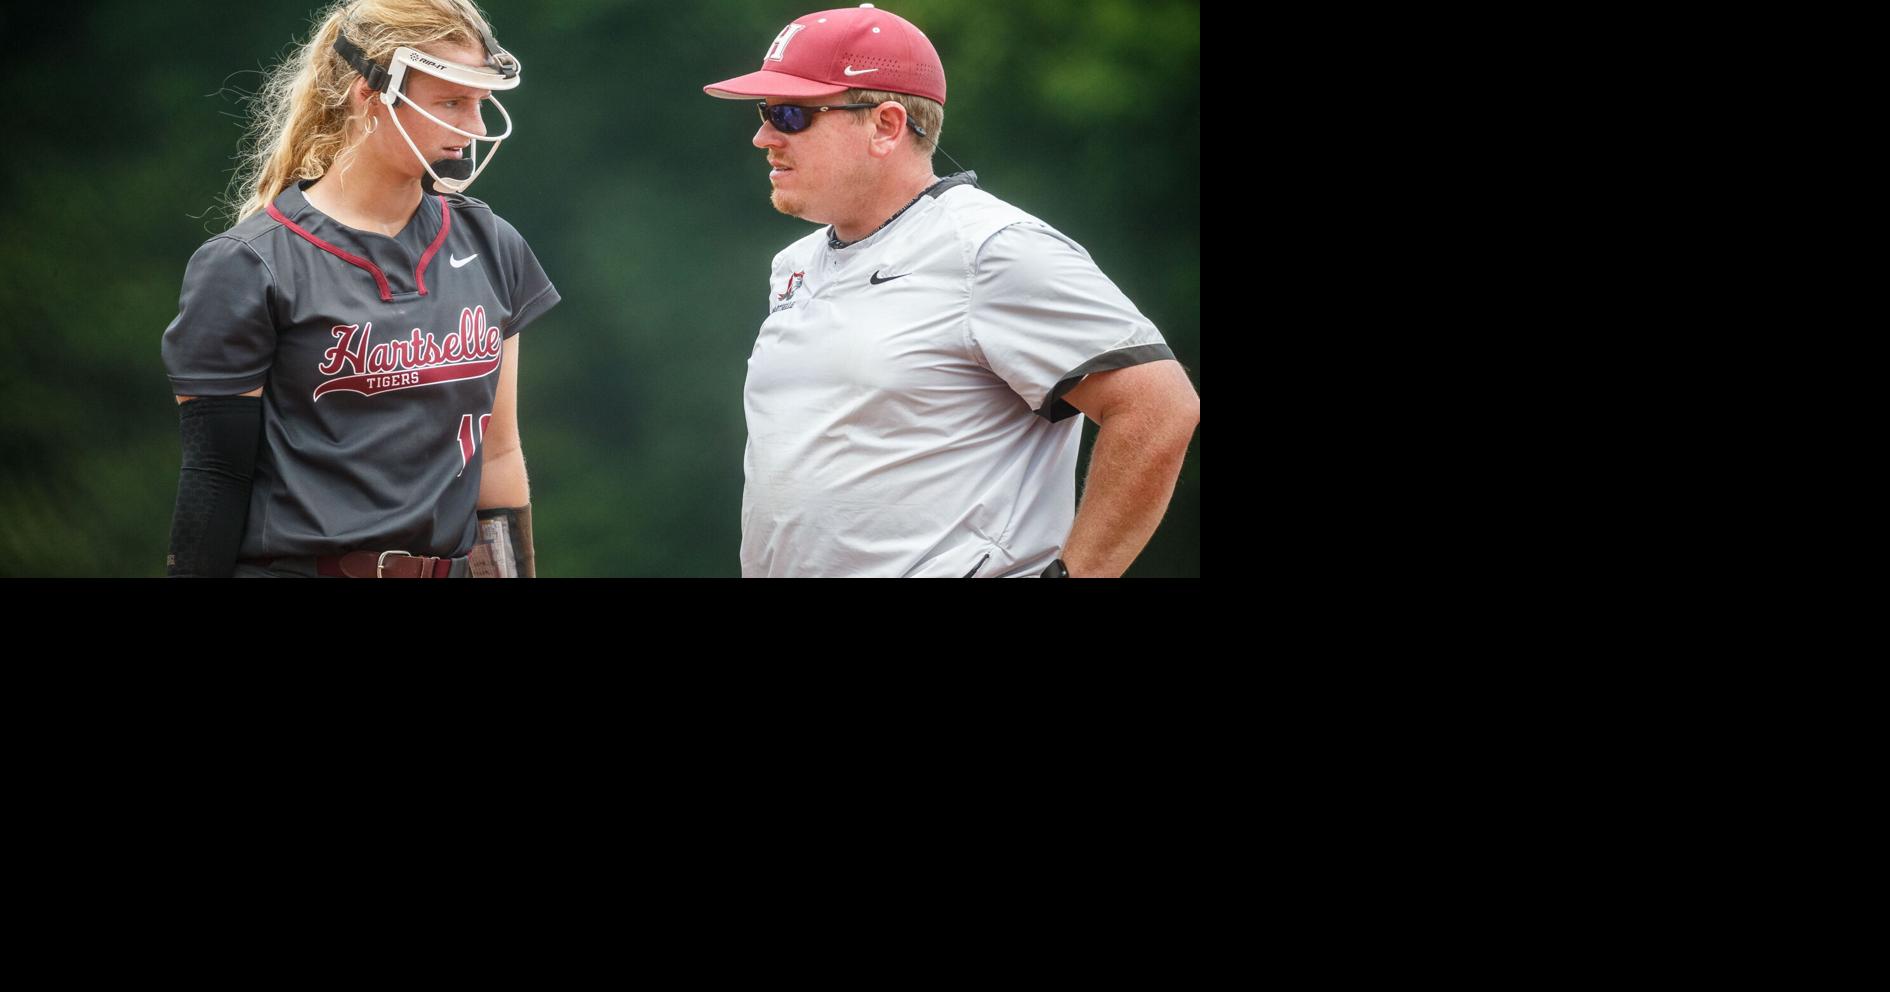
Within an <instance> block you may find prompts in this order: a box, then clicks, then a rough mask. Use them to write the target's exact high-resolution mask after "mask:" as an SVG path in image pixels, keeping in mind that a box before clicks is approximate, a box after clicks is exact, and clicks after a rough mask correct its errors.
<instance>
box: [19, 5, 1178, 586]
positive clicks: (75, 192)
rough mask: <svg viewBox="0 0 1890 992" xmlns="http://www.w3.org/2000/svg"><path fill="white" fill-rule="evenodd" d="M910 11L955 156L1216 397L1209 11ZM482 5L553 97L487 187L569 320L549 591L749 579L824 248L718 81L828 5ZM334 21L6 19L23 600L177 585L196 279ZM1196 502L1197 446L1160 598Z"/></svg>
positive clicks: (554, 374) (546, 436)
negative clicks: (776, 412) (651, 578)
mask: <svg viewBox="0 0 1890 992" xmlns="http://www.w3.org/2000/svg"><path fill="white" fill-rule="evenodd" d="M883 6H885V7H886V8H887V9H890V10H892V11H893V12H895V13H898V14H900V15H901V16H903V17H906V18H907V19H909V20H911V21H913V22H914V23H916V24H918V25H919V26H920V27H921V28H922V29H924V30H925V32H926V33H927V35H928V36H929V37H930V38H931V39H932V41H933V43H934V44H935V45H936V46H937V48H938V50H939V53H940V55H941V57H942V58H943V59H944V61H945V69H946V75H947V80H948V85H949V94H948V102H947V111H946V119H945V127H944V131H943V135H942V138H943V141H942V147H943V149H944V151H945V152H948V153H949V154H950V155H951V156H952V157H953V158H955V159H956V160H957V161H958V162H960V163H962V164H963V165H964V166H965V167H967V168H970V169H974V170H976V171H977V173H978V175H979V177H980V181H981V185H983V186H984V188H985V189H987V190H989V191H990V192H992V193H993V194H995V195H997V196H999V197H1001V198H1003V199H1005V200H1008V201H1010V202H1012V203H1014V204H1016V205H1017V206H1019V207H1022V208H1023V209H1025V210H1027V211H1030V212H1031V213H1034V214H1036V215H1038V216H1039V217H1042V218H1043V219H1044V220H1046V221H1048V222H1049V223H1051V224H1052V225H1055V226H1056V227H1057V228H1059V229H1060V230H1062V231H1064V232H1065V233H1067V234H1069V235H1070V236H1071V237H1073V238H1075V239H1076V240H1077V241H1079V242H1081V243H1082V244H1083V245H1084V246H1085V247H1086V248H1088V249H1089V251H1090V252H1091V254H1092V255H1093V256H1094V257H1095V258H1096V260H1097V262H1098V263H1099V264H1100V265H1101V266H1102V268H1103V271H1104V272H1106V273H1108V274H1109V276H1110V277H1111V278H1112V279H1114V280H1115V281H1116V283H1117V284H1118V285H1120V286H1121V287H1122V289H1123V291H1124V292H1126V293H1127V294H1128V295H1129V297H1130V298H1131V299H1133V300H1134V301H1135V302H1136V303H1137V305H1138V306H1139V307H1141V309H1142V310H1143V312H1144V313H1146V314H1148V316H1149V317H1150V318H1151V319H1153V320H1154V321H1155V323H1156V324H1157V326H1159V327H1160V328H1161V329H1162V332H1163V333H1164V334H1165V335H1166V336H1167V338H1168V340H1169V342H1170V344H1171V345H1172V346H1173V348H1174V350H1175V353H1176V355H1177V356H1178V357H1179V358H1180V359H1181V361H1182V363H1183V364H1184V365H1186V366H1187V367H1188V368H1189V370H1190V371H1191V373H1192V374H1193V376H1194V379H1195V383H1196V385H1197V387H1198V386H1199V385H1200V353H1201V350H1200V317H1201V306H1200V282H1201V279H1200V215H1201V210H1200V187H1199V184H1200V148H1201V136H1200V135H1201V114H1200V39H1201V27H1200V9H1199V5H1198V4H1197V3H1192V2H1160V0H1154V2H1133V0H1082V2H1077V0H1012V2H1005V3H986V2H965V0H951V2H948V0H896V2H894V3H889V4H885V5H883ZM484 7H485V9H486V11H487V12H488V13H489V14H490V16H491V18H492V21H493V23H494V26H495V27H496V29H497V33H498V37H499V38H500V39H501V40H502V41H504V43H505V44H506V46H507V47H508V48H510V49H511V50H512V51H514V52H515V53H517V54H518V55H519V56H520V58H521V59H522V60H523V62H524V65H525V69H526V84H525V85H524V86H523V87H522V88H521V89H520V90H519V91H518V92H517V93H515V94H511V95H509V96H508V97H506V106H507V108H508V109H510V110H511V112H512V115H513V118H514V119H515V121H516V125H517V132H516V135H515V137H514V139H513V140H511V141H508V142H507V143H506V144H505V147H504V151H503V155H502V156H501V160H500V161H498V162H495V163H494V165H493V167H492V169H491V170H490V171H488V172H486V173H485V174H484V175H483V176H482V177H481V178H480V181H479V185H478V186H477V187H476V188H475V189H474V190H473V193H474V194H475V195H476V196H478V197H480V198H481V199H484V200H486V201H487V202H489V203H491V204H492V205H493V207H494V208H495V209H496V210H498V211H499V212H500V213H501V214H502V215H504V216H505V217H506V218H507V219H509V220H511V221H512V222H513V224H515V225H516V226H517V227H518V229H519V230H520V231H522V232H524V234H525V236H526V237H527V239H529V240H530V241H531V243H532V245H533V248H534V249H535V250H536V251H537V253H538V256H539V258H540V260H541V261H542V262H543V263H544V266H545V269H546V271H547V272H548V273H550V275H551V277H552V279H553V281H554V282H556V283H557V285H558V287H559V289H560V291H561V292H562V293H563V296H564V303H563V304H562V305H560V306H559V307H558V308H556V309H555V310H553V311H552V312H551V313H550V314H549V315H548V316H547V317H545V318H544V319H542V320H540V321H539V322H538V323H537V324H536V325H534V326H533V327H532V328H531V330H530V331H529V332H528V333H527V334H526V335H525V343H524V345H523V346H522V348H521V350H522V355H521V362H520V400H519V402H520V424H521V433H522V435H523V437H524V441H525V453H526V457H527V460H528V463H529V466H530V473H531V480H532V487H533V500H534V506H535V513H534V523H535V526H536V530H537V543H538V546H539V549H540V555H539V561H540V569H541V572H542V574H546V575H553V576H560V575H562V576H579V575H632V576H636V575H669V576H727V575H735V574H737V573H738V565H737V560H736V550H737V547H738V545H739V540H740V535H739V526H738V520H739V513H740V505H741V488H742V469H741V461H742V446H743V441H744V437H745V429H744V426H743V421H742V404H741V390H742V380H743V376H744V374H745V371H746V361H747V357H748V353H749V350H750V348H751V346H752V345H753V343H754V338H755V333H756V329H757V327H758V325H759V323H760V318H761V316H762V315H761V314H760V313H758V312H757V309H756V307H755V305H754V297H755V292H756V286H757V284H759V283H762V282H765V280H766V279H767V275H768V265H769V260H770V259H771V258H772V257H773V255H774V253H775V252H776V251H777V250H779V249H780V248H781V247H783V246H784V245H786V244H787V243H788V242H790V241H792V240H794V239H795V238H798V237H800V236H801V235H803V234H805V233H806V232H807V231H808V230H809V229H810V226H809V225H808V224H807V223H806V222H804V221H800V220H796V219H794V218H790V217H784V216H781V215H779V214H776V213H775V212H774V210H773V209H772V207H770V205H769V203H768V181H767V170H766V167H765V166H764V165H763V161H762V153H761V152H760V151H759V150H757V149H755V148H753V147H752V146H750V145H749V143H748V142H749V138H750V136H751V135H752V134H753V132H754V130H755V127H756V122H755V115H754V112H753V110H751V109H750V108H749V106H748V105H747V104H745V103H739V102H729V101H721V100H715V99H711V98H710V97H708V96H706V95H705V94H703V92H702V89H701V87H702V86H703V85H704V84H705V83H709V82H712V81H715V80H717V79H722V78H726V77H728V76H733V75H738V74H740V73H743V72H748V71H750V70H752V69H754V68H756V67H757V66H758V65H759V64H760V61H761V55H762V53H763V52H765V51H766V50H767V47H768V44H769V43H770V42H771V41H772V40H773V38H774V36H775V34H776V33H777V32H778V31H779V30H780V29H781V27H782V26H783V25H784V24H786V23H787V22H788V21H790V20H792V19H793V18H795V17H797V16H799V15H800V14H803V13H807V12H808V8H804V7H799V6H794V5H791V4H786V3H779V2H756V0H698V2H694V3H689V4H659V3H654V2H647V0H635V2H631V0H616V2H612V0H559V2H558V3H555V4H526V3H521V2H518V0H489V2H487V3H486V4H485V5H484ZM313 10H314V8H313V6H312V5H311V4H309V3H308V2H306V0H291V2H282V0H254V2H251V3H246V4H151V3H145V2H138V0H106V2H97V3H91V4H86V5H83V9H72V10H51V11H40V12H33V13H21V12H19V11H18V10H11V11H9V12H6V13H4V14H0V32H4V34H5V36H6V37H7V39H8V44H9V48H10V49H12V51H11V52H10V58H9V59H8V60H7V61H6V63H5V65H4V69H0V71H3V72H4V73H5V80H6V84H7V85H6V92H8V93H10V94H12V95H13V96H14V117H15V121H14V124H13V126H11V127H10V128H9V129H8V139H7V144H8V147H7V148H6V149H5V153H4V154H3V155H0V162H3V163H4V165H3V166H0V235H4V236H3V237H0V302H4V305H5V308H6V309H5V314H6V320H5V322H4V330H3V331H0V334H4V338H3V339H0V340H4V342H5V345H6V352H7V355H8V356H9V360H8V361H6V362H3V363H0V404H4V406H3V407H0V412H3V413H4V417H5V424H6V428H7V429H6V431H5V433H4V440H0V575H13V576H20V575H50V576H61V575H122V576H155V575H161V574H162V573H163V565H162V562H163V560H164V553H165V546H166V543H167V539H168V535H169V525H170V513H171V505H172V500H173V497H174V494H175V491H176V481H177V458H178V442H177V428H176V414H175V411H174V403H173V400H172V398H171V392H170V388H169V385H168V382H167V380H166V379H165V376H164V369H163V366H162V363H161V362H160V360H159V352H158V344H159V340H160V338H161V336H162V332H163V330H164V327H165V325H166V324H167V323H169V321H170V319H171V318H172V317H173V316H174V315H175V314H176V310H177V290H178V285H179V282H180V280H181V278H182V276H183V271H184V264H185V262H186V261H187V260H188V259H189V257H190V255H191V253H192V251H193V250H194V249H195V248H196V246H197V245H198V244H200V243H202V242H203V240H204V239H205V238H207V237H209V236H210V235H212V234H214V233H216V232H218V231H220V230H222V229H223V228H224V227H226V226H227V221H226V220H225V218H224V217H223V216H222V215H221V214H220V213H219V202H220V200H219V198H220V197H221V196H222V194H224V192H225V191H226V188H227V184H228V181H229V177H230V170H231V169H232V168H233V167H234V164H235V163H234V159H233V156H234V154H235V151H236V148H237V144H238V140H239V138H240V136H241V133H242V125H243V120H242V111H243V107H242V104H241V102H240V97H241V95H242V94H244V93H247V92H252V91H254V90H255V89H256V88H257V86H258V83H259V82H260V79H261V75H260V73H261V71H262V70H265V69H267V68H268V67H269V66H271V65H273V64H274V63H275V61H276V60H277V59H279V58H280V57H282V56H283V55H284V54H286V53H287V52H288V50H289V48H290V46H291V44H292V43H293V42H294V41H296V40H298V39H300V38H302V37H305V36H306V34H307V32H308V29H309V19H310V17H311V15H312V13H313ZM937 165H938V170H939V172H940V173H941V174H943V173H945V172H948V171H952V166H951V164H950V162H949V161H947V160H946V159H945V158H944V157H943V156H941V157H940V158H939V159H938V160H937ZM1094 430H1095V428H1094V425H1093V424H1092V425H1089V426H1087V427H1086V438H1085V455H1084V458H1085V465H1086V464H1087V446H1088V444H1089V443H1090V439H1092V438H1093V436H1094ZM1200 492H1201V485H1200V437H1199V435H1197V436H1196V439H1195V444H1194V448H1193V449H1192V451H1191V452H1190V454H1189V457H1188V462H1187V465H1186V467H1185V469H1184V470H1183V474H1182V479H1181V483H1180V485H1179V487H1178V488H1177V491H1176V495H1175V500H1174V504H1173V506H1172V508H1171V509H1170V511H1169V515H1168V519H1167V520H1166V521H1165V522H1164V524H1163V525H1162V529H1161V531H1160V532H1159V533H1158V534H1157V535H1156V537H1155V540H1154V542H1153V543H1151V544H1150V546H1149V548H1148V550H1147V551H1146V552H1145V553H1144V554H1143V556H1142V559H1141V560H1140V561H1138V562H1137V564H1136V566H1135V568H1134V569H1132V570H1131V572H1130V574H1131V575H1148V576H1160V575H1199V574H1200V543H1201V542H1200V510H1201V499H1200Z"/></svg>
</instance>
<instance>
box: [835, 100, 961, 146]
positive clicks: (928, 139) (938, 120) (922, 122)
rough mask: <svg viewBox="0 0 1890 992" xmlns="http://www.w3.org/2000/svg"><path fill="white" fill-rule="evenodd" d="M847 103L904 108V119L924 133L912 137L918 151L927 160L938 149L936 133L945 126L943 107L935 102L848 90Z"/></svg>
mask: <svg viewBox="0 0 1890 992" xmlns="http://www.w3.org/2000/svg"><path fill="white" fill-rule="evenodd" d="M847 102H848V103H871V104H881V103H896V104H898V105H900V106H901V107H904V108H906V119H907V120H910V121H911V122H912V123H914V124H917V125H919V127H920V128H922V129H924V131H925V137H923V138H921V137H919V136H918V135H916V134H915V135H913V136H912V138H913V140H914V141H917V142H918V143H919V151H921V152H924V153H925V157H926V158H928V159H929V158H931V157H932V152H933V150H934V149H936V148H938V132H939V130H940V129H941V128H943V127H944V126H945V105H944V104H942V103H940V102H938V101H937V100H928V99H926V98H925V97H922V96H913V95H912V94H910V93H887V92H884V91H882V90H848V91H847ZM860 113H865V111H860Z"/></svg>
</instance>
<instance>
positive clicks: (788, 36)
mask: <svg viewBox="0 0 1890 992" xmlns="http://www.w3.org/2000/svg"><path fill="white" fill-rule="evenodd" d="M805 30H807V25H805V24H790V25H788V26H787V27H784V28H782V29H781V33H780V34H777V35H775V36H774V44H772V45H769V46H768V60H772V61H775V62H779V61H781V60H782V59H785V58H787V46H788V42H790V41H793V40H794V36H795V35H797V34H799V33H801V32H802V31H805ZM749 51H751V52H752V51H754V49H752V48H751V49H749Z"/></svg>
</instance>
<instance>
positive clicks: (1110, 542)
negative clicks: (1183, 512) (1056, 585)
mask: <svg viewBox="0 0 1890 992" xmlns="http://www.w3.org/2000/svg"><path fill="white" fill-rule="evenodd" d="M1199 422H1200V414H1199V408H1198V407H1196V408H1195V409H1194V410H1193V411H1192V412H1190V411H1188V410H1185V409H1174V408H1167V409H1158V410H1131V411H1125V412H1123V413H1120V414H1117V415H1115V416H1113V417H1110V418H1109V419H1107V420H1104V421H1102V422H1101V423H1100V424H1099V425H1098V426H1097V428H1096V444H1095V446H1094V447H1093V448H1092V449H1091V450H1090V454H1089V477H1088V480H1087V481H1086V482H1085V483H1084V485H1083V500H1082V504H1081V505H1080V506H1079V507H1078V508H1077V511H1076V523H1075V524H1074V525H1073V526H1072V527H1071V528H1070V537H1069V540H1067V541H1065V542H1064V545H1063V563H1064V565H1066V566H1067V567H1068V568H1069V570H1070V575H1071V576H1072V577H1073V578H1115V577H1117V576H1120V575H1121V574H1122V573H1123V572H1126V571H1128V569H1129V566H1130V565H1131V564H1133V563H1134V562H1135V557H1136V556H1137V555H1139V554H1141V553H1142V549H1143V548H1144V547H1146V546H1147V545H1148V539H1149V538H1151V537H1153V536H1155V528H1156V527H1157V526H1158V525H1159V524H1160V523H1161V522H1162V515H1163V514H1165V513H1167V512H1168V501H1169V500H1170V499H1172V498H1173V497H1174V495H1175V479H1176V478H1177V477H1178V476H1180V474H1181V463H1182V460H1183V459H1185V458H1186V457H1187V454H1188V441H1189V439H1191V438H1192V437H1194V428H1195V425H1196V424H1197V423H1199Z"/></svg>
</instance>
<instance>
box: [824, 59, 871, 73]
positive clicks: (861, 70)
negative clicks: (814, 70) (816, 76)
mask: <svg viewBox="0 0 1890 992" xmlns="http://www.w3.org/2000/svg"><path fill="white" fill-rule="evenodd" d="M827 64H828V65H832V64H833V63H831V62H829V63H827ZM840 71H841V72H844V73H846V74H847V75H849V76H864V75H866V74H867V73H869V72H878V71H879V70H878V69H860V70H858V71H855V70H854V68H853V67H852V66H847V67H846V68H845V69H842V70H840Z"/></svg>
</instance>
